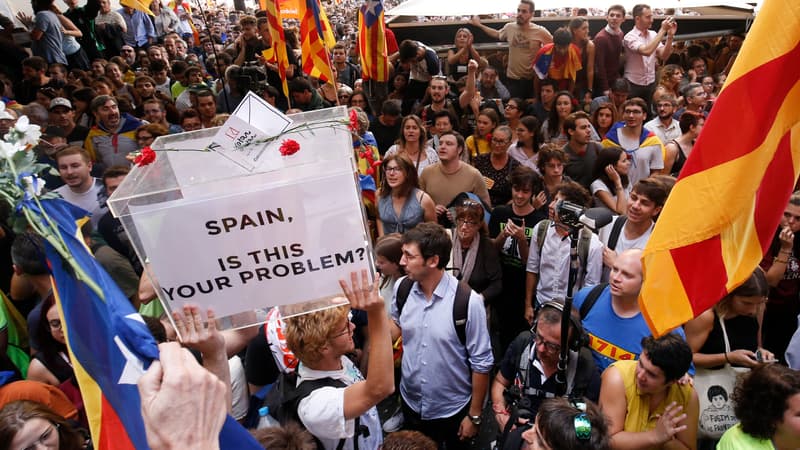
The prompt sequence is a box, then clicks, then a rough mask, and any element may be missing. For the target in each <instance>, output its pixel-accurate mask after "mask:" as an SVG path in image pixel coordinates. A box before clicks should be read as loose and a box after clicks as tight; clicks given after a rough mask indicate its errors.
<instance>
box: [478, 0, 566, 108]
mask: <svg viewBox="0 0 800 450" xmlns="http://www.w3.org/2000/svg"><path fill="white" fill-rule="evenodd" d="M534 9H535V7H534V4H533V0H521V1H520V2H519V6H517V20H516V21H515V22H509V23H507V24H505V26H504V27H503V28H502V29H500V30H495V29H494V28H490V27H488V26H486V25H484V24H482V23H481V21H480V18H478V16H473V17H472V19H471V20H470V23H471V24H472V25H475V26H476V27H478V28H480V29H481V30H483V31H484V33H486V34H488V35H489V36H490V37H492V38H494V39H497V40H504V41H507V42H508V67H507V69H506V75H507V76H508V90H509V92H510V93H511V96H512V97H519V98H522V99H526V100H527V99H529V98H533V97H534V90H533V78H534V77H533V74H534V72H533V65H532V64H531V61H533V58H534V57H535V56H536V53H538V52H539V49H540V48H542V45H544V44H549V43H551V42H553V36H552V35H551V34H550V32H549V31H547V29H546V28H544V27H542V26H539V25H536V24H535V23H533V22H531V18H532V17H533V11H534Z"/></svg>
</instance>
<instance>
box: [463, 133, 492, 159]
mask: <svg viewBox="0 0 800 450" xmlns="http://www.w3.org/2000/svg"><path fill="white" fill-rule="evenodd" d="M476 141H477V147H476V145H475V144H476ZM464 144H465V145H466V147H467V151H469V154H470V156H471V157H472V158H474V157H476V156H478V155H485V154H487V153H489V152H491V151H492V147H491V146H490V145H489V141H488V140H487V139H486V138H485V137H479V138H477V139H476V138H475V135H470V136H467V139H466V142H465V143H464Z"/></svg>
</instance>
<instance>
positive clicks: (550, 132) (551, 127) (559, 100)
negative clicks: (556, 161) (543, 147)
mask: <svg viewBox="0 0 800 450" xmlns="http://www.w3.org/2000/svg"><path fill="white" fill-rule="evenodd" d="M574 111H575V97H574V96H573V95H572V94H571V93H570V92H569V91H561V92H559V93H557V94H556V98H555V100H553V109H551V110H550V114H549V116H548V117H547V119H546V120H545V121H544V123H543V124H542V138H543V140H544V142H545V143H553V144H556V145H559V146H563V145H564V144H566V143H567V141H569V135H567V132H566V131H564V120H566V118H567V116H568V115H570V114H572V113H573V112H574Z"/></svg>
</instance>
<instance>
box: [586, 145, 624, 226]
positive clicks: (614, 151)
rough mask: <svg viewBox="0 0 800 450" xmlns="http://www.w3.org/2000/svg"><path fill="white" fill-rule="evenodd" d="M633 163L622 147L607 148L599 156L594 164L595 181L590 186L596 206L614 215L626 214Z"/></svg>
mask: <svg viewBox="0 0 800 450" xmlns="http://www.w3.org/2000/svg"><path fill="white" fill-rule="evenodd" d="M630 167H631V161H630V159H629V158H628V154H627V153H625V150H623V149H622V148H621V147H617V146H613V147H605V148H603V149H601V150H600V152H599V153H598V154H597V159H596V160H595V163H594V170H593V177H594V181H592V184H591V185H589V190H590V191H592V196H593V197H594V206H597V207H603V208H607V209H609V210H611V212H613V213H614V214H620V215H622V214H625V213H626V212H627V210H628V196H629V195H630V193H631V185H630V183H629V182H628V169H629V168H630Z"/></svg>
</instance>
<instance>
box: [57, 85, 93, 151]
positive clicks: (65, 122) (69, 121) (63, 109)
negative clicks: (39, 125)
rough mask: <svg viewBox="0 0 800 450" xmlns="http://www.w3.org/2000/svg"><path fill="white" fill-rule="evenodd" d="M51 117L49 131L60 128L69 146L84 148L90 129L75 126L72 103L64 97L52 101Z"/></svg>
mask: <svg viewBox="0 0 800 450" xmlns="http://www.w3.org/2000/svg"><path fill="white" fill-rule="evenodd" d="M49 110H50V116H49V119H48V121H47V124H48V129H49V128H50V127H58V128H60V129H61V130H62V131H63V132H64V135H65V136H64V137H66V138H67V143H68V144H69V145H77V146H79V147H80V146H83V143H84V142H85V141H86V136H88V135H89V129H88V128H86V127H83V126H80V125H76V124H75V110H74V109H73V108H72V103H71V102H70V101H69V100H67V99H66V98H64V97H56V98H54V99H52V100H50V108H49Z"/></svg>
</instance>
